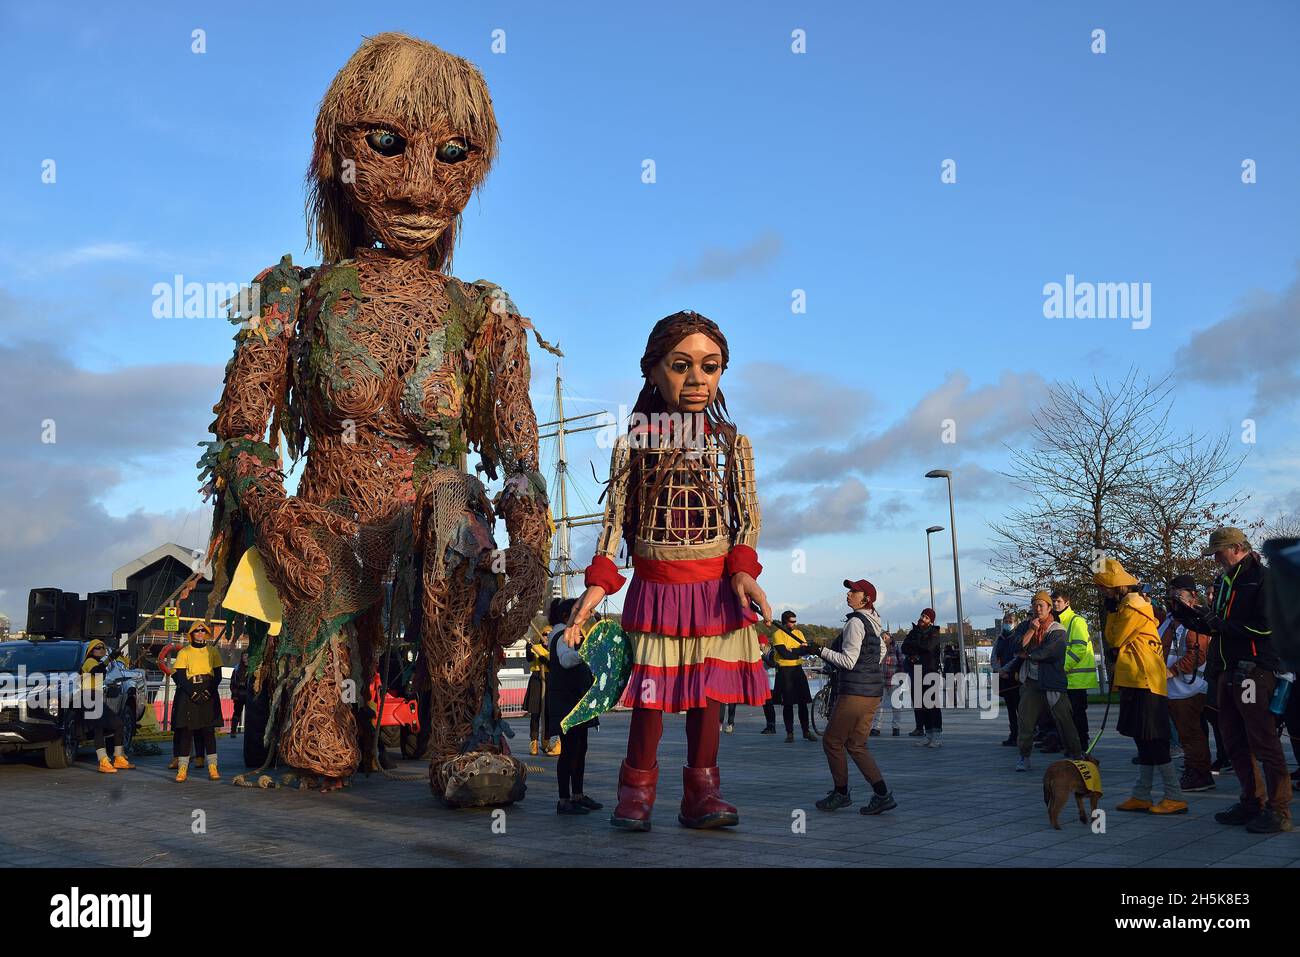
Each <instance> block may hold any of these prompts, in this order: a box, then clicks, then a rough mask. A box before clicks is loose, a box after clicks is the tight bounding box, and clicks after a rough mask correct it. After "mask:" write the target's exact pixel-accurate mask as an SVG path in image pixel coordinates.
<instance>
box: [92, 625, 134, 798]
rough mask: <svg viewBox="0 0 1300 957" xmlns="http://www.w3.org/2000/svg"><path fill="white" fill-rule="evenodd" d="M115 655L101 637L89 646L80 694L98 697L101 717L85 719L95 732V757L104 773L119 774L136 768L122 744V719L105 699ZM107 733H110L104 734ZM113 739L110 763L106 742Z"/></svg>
mask: <svg viewBox="0 0 1300 957" xmlns="http://www.w3.org/2000/svg"><path fill="white" fill-rule="evenodd" d="M111 660H112V655H110V654H109V653H108V645H106V644H104V643H103V642H102V641H100V640H99V639H98V638H96V639H94V640H93V641H91V643H90V644H89V645H88V646H87V647H86V660H85V661H83V662H82V663H81V691H82V694H83V696H84V695H87V694H91V695H94V696H96V697H98V698H99V710H100V714H99V717H98V718H89V717H86V718H83V720H84V721H85V722H86V723H87V724H89V725H90V726H91V727H92V728H94V731H95V754H96V756H97V757H98V758H99V770H100V771H101V772H102V773H104V774H116V773H117V772H118V771H129V770H131V769H132V768H134V767H135V765H134V764H132V763H131V762H130V761H128V760H127V759H126V748H125V746H124V745H123V744H122V718H121V716H120V715H118V713H117V712H116V711H114V710H113V709H112V708H110V707H109V705H108V701H107V699H106V698H105V697H104V673H105V672H106V671H107V670H108V665H109V662H110V661H111ZM105 731H107V732H108V733H107V734H105ZM108 738H112V739H113V745H114V746H113V760H112V761H109V760H108V742H107V739H108Z"/></svg>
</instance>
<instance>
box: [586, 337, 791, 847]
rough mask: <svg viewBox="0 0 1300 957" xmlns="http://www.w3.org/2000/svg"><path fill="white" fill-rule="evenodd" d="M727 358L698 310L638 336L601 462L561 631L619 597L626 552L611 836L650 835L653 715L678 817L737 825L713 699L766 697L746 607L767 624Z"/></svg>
mask: <svg viewBox="0 0 1300 957" xmlns="http://www.w3.org/2000/svg"><path fill="white" fill-rule="evenodd" d="M728 359H729V351H728V347H727V339H726V337H725V336H724V335H723V334H722V330H721V329H719V328H718V326H717V324H716V323H714V322H713V321H712V320H710V319H706V318H705V317H704V316H701V315H699V314H698V313H694V312H679V313H676V314H674V315H671V316H668V317H667V318H665V319H661V320H660V321H659V322H658V323H656V324H655V327H654V329H653V330H651V332H650V338H649V341H648V342H647V343H646V348H645V353H644V355H642V357H641V374H642V375H643V376H644V377H645V380H646V381H645V385H644V386H643V388H642V389H641V394H640V395H639V396H638V397H637V402H636V405H635V406H634V407H633V410H632V416H631V421H630V423H629V429H628V433H627V434H626V435H624V436H621V437H620V438H619V440H618V442H617V443H616V445H615V448H614V452H613V455H612V457H611V461H610V482H609V485H608V487H607V489H606V494H607V495H608V500H607V502H606V505H605V521H604V528H603V530H602V532H601V535H600V538H599V540H598V542H597V552H596V556H595V558H594V559H593V560H592V563H591V565H589V566H588V568H587V572H586V585H587V588H586V590H585V591H584V592H583V594H582V598H581V600H580V602H579V603H578V605H577V606H576V607H575V608H574V611H573V614H572V616H571V619H570V622H569V624H570V629H569V632H568V635H567V636H566V640H567V641H569V643H570V644H574V643H575V642H576V635H577V633H578V632H577V630H578V629H579V628H581V626H582V624H583V622H584V621H586V620H587V618H588V617H589V616H590V615H591V613H592V612H593V611H594V610H595V608H596V606H597V605H598V604H599V603H600V602H601V601H602V600H603V599H604V598H605V596H606V595H608V594H612V593H613V592H616V591H618V590H619V589H620V588H622V586H623V582H624V579H623V576H622V575H621V574H619V571H618V566H617V564H616V562H615V559H616V558H617V556H618V553H619V551H620V548H621V546H622V544H623V543H626V545H627V551H628V554H629V555H630V557H631V559H632V566H633V573H632V583H631V584H630V585H629V586H628V591H627V597H626V598H625V599H624V602H623V613H622V628H623V630H624V631H625V632H626V633H627V637H628V642H629V644H630V645H631V650H632V668H631V674H630V677H629V678H628V681H627V686H626V688H625V690H624V692H623V699H622V703H623V705H625V706H626V707H630V708H632V724H631V729H630V732H629V735H628V743H627V758H626V760H624V762H623V765H622V767H621V768H620V769H619V775H618V806H617V807H616V808H615V809H614V813H613V816H612V817H611V818H610V823H611V824H613V825H614V826H615V827H617V828H620V829H623V830H629V831H648V830H649V829H650V816H651V811H652V809H653V807H654V802H655V795H656V791H657V788H658V784H659V760H658V748H659V739H660V736H661V735H662V733H663V715H664V713H665V712H668V713H673V712H679V711H685V712H686V766H685V767H683V768H682V801H681V810H680V813H679V814H678V821H679V822H680V823H681V824H683V825H684V826H686V827H691V828H711V827H730V826H734V825H736V824H738V823H739V821H740V816H739V813H738V812H737V810H736V808H735V807H734V806H733V805H731V804H728V803H727V802H726V801H725V800H723V798H722V794H721V790H720V788H721V781H720V777H719V771H718V731H719V724H718V704H719V702H722V703H727V704H750V705H761V704H763V703H764V702H765V701H767V699H768V694H769V692H768V686H767V672H766V671H765V670H764V668H763V665H762V662H761V661H760V660H759V647H758V633H757V631H756V630H755V628H754V623H755V621H756V619H757V616H756V615H755V614H754V613H753V612H752V611H750V603H751V602H753V603H754V604H756V605H757V606H758V607H759V608H761V609H762V614H763V618H764V619H766V620H770V619H771V610H770V609H769V608H768V604H767V597H766V596H765V595H764V594H763V590H762V589H761V588H760V587H759V586H758V583H757V581H756V579H757V578H758V575H759V573H760V572H761V571H762V567H761V566H760V565H759V563H758V555H757V553H756V551H755V547H756V546H757V544H758V533H759V527H760V519H759V508H758V492H757V488H756V485H755V480H754V456H753V451H752V450H751V448H750V444H749V439H748V438H746V437H745V436H744V435H741V434H740V433H739V432H738V431H737V430H736V426H735V425H733V424H732V423H731V421H730V420H729V419H728V417H727V403H726V400H725V399H724V398H723V396H722V390H721V389H720V388H719V387H718V385H719V380H720V379H721V378H722V373H723V371H724V370H725V369H726V368H727V362H728Z"/></svg>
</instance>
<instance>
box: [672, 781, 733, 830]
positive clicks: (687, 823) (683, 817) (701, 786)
mask: <svg viewBox="0 0 1300 957" xmlns="http://www.w3.org/2000/svg"><path fill="white" fill-rule="evenodd" d="M719 784H720V778H719V776H718V769H717V767H712V768H692V767H684V768H682V812H681V813H680V814H678V815H677V820H678V821H680V822H681V823H682V825H683V826H684V827H695V828H705V827H735V826H736V825H737V824H739V823H740V814H739V813H738V812H737V811H736V809H735V808H734V807H732V806H731V805H730V804H728V803H727V802H726V801H724V800H722V795H721V794H719V793H718V787H719Z"/></svg>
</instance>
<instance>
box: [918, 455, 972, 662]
mask: <svg viewBox="0 0 1300 957" xmlns="http://www.w3.org/2000/svg"><path fill="white" fill-rule="evenodd" d="M925 477H926V478H941V479H947V480H948V528H949V529H950V530H951V532H952V578H953V582H954V583H955V584H956V586H957V648H958V650H959V651H960V653H961V673H962V674H963V675H964V674H966V672H967V667H966V621H965V619H964V618H963V617H962V613H961V566H959V565H958V564H957V511H956V509H954V508H953V504H952V472H950V471H948V469H931V470H930V471H928V472H926V473H925ZM927 541H928V538H927Z"/></svg>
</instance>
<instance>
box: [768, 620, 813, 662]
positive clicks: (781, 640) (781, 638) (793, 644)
mask: <svg viewBox="0 0 1300 957" xmlns="http://www.w3.org/2000/svg"><path fill="white" fill-rule="evenodd" d="M790 631H791V632H792V633H793V634H794V635H796V636H798V638H799V640H800V641H805V640H806V639H804V636H803V632H802V631H800V630H799V629H798V628H791V629H790ZM772 641H773V643H775V644H776V645H778V646H779V647H781V648H784V649H785V650H786V651H795V650H797V649H798V648H799V642H798V641H795V640H794V638H791V637H790V636H789V635H787V634H786V633H785V632H784V631H782V630H781V629H780V628H778V629H777V630H776V631H774V632H772ZM773 657H774V658H775V660H776V664H777V667H779V668H798V667H799V666H800V665H801V664H802V661H801V659H798V658H796V659H794V660H793V661H787V660H786V659H784V658H782V657H780V656H773Z"/></svg>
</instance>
